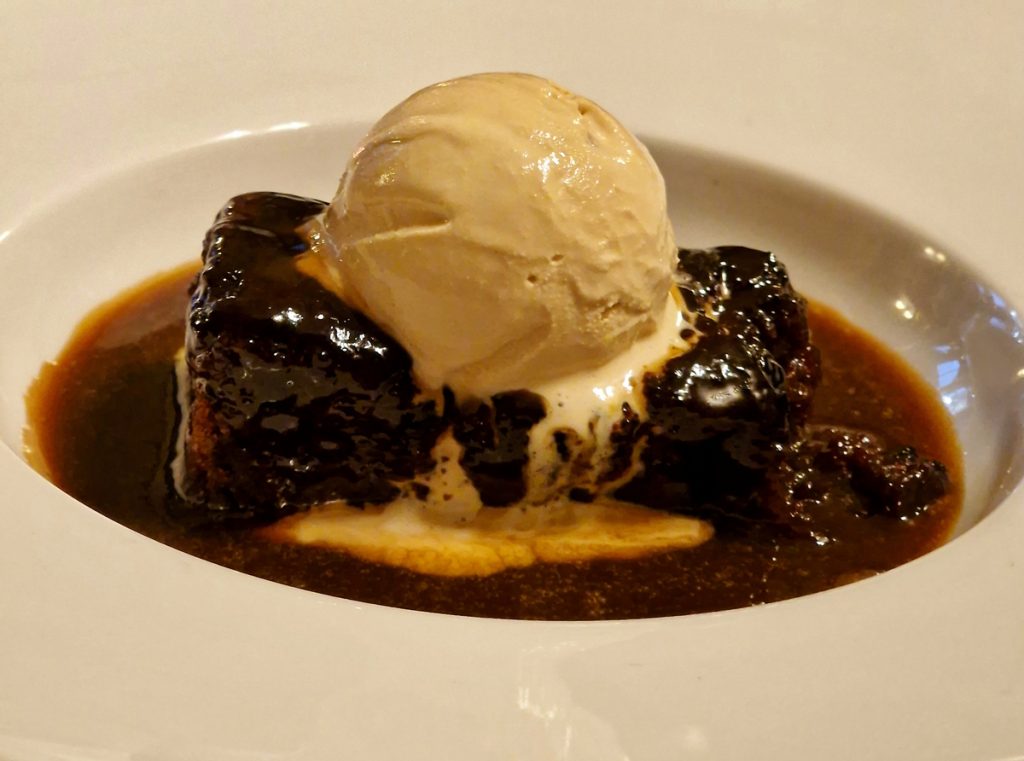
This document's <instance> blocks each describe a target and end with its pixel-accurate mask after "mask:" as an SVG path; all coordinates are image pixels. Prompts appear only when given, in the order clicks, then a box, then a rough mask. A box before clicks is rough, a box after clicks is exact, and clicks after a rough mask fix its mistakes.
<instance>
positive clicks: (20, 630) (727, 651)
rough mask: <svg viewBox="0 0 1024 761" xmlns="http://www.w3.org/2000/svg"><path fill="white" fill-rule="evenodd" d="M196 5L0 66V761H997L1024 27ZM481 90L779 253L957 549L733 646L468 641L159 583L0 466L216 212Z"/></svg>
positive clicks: (1013, 599) (170, 566) (552, 638)
mask: <svg viewBox="0 0 1024 761" xmlns="http://www.w3.org/2000/svg"><path fill="white" fill-rule="evenodd" d="M210 5H211V4H209V3H175V4H167V5H166V6H160V5H146V6H144V7H143V6H141V4H134V3H124V4H117V5H115V4H96V5H94V6H91V7H90V6H89V5H88V4H81V5H76V6H74V7H69V6H65V5H64V4H56V3H55V4H53V5H51V6H46V5H39V4H31V5H28V4H26V5H17V4H16V5H14V6H13V7H11V8H8V9H7V10H6V11H5V17H6V18H5V24H4V25H3V27H2V28H0V50H3V51H4V52H5V53H6V54H7V55H6V58H7V60H6V61H5V65H4V67H3V68H2V69H0V84H2V88H0V91H2V93H3V96H4V97H3V98H0V124H3V125H4V128H3V130H2V131H0V142H2V145H3V156H4V165H3V167H4V171H3V172H2V173H0V190H2V196H0V197H2V198H3V199H4V202H3V204H2V205H0V317H2V322H0V347H2V352H0V438H2V440H3V441H4V442H5V443H6V444H7V445H8V446H7V447H0V515H2V516H3V519H4V520H3V524H2V525H3V530H2V531H0V758H3V759H5V760H6V759H12V760H15V761H21V760H22V759H26V760H27V759H129V758H131V759H145V760H146V761H165V760H166V761H179V760H184V759H190V760H191V759H214V758H217V759H272V758H282V759H324V758H339V757H340V758H365V759H399V758H400V759H420V758H422V759H437V758H451V759H474V760H477V759H531V760H532V759H572V760H574V761H583V760H585V761H604V760H605V759H608V760H611V759H615V760H616V761H622V760H624V759H630V760H632V761H635V760H637V759H679V758H708V759H751V758H758V759H787V760H794V761H801V760H807V761H810V760H811V759H815V760H817V759H822V758H829V759H850V760H851V761H853V760H854V759H857V760H858V761H859V760H860V759H865V758H871V759H900V760H901V761H902V760H906V759H920V760H921V761H925V760H927V761H935V760H941V759H948V760H950V761H952V760H953V759H957V760H959V759H963V760H965V761H966V760H967V759H971V760H972V761H977V760H986V761H996V760H998V761H1004V760H1005V759H1011V758H1024V720H1022V718H1021V717H1022V716H1024V561H1021V560H1020V558H1021V552H1020V549H1019V548H1020V547H1021V546H1022V545H1024V511H1022V508H1024V505H1022V501H1024V498H1022V497H1021V495H1020V494H1019V493H1012V492H1013V489H1014V487H1015V486H1016V484H1017V481H1018V480H1019V477H1020V454H1021V441H1020V431H1021V422H1020V410H1021V404H1020V401H1019V400H1020V378H1019V377H1018V373H1019V372H1020V371H1021V368H1022V367H1024V361H1022V349H1021V336H1020V334H1019V329H1018V324H1017V321H1016V317H1015V314H1014V313H1013V305H1015V304H1024V280H1022V278H1021V277H1020V275H1021V273H1020V270H1019V267H1018V265H1017V261H1016V260H1017V255H1016V252H1017V251H1018V250H1019V248H1018V246H1019V241H1020V240H1021V239H1022V238H1024V221H1022V219H1021V217H1020V214H1019V207H1020V199H1021V198H1022V197H1024V181H1022V179H1021V178H1022V177H1024V140H1022V139H1021V137H1020V136H1021V135H1022V134H1024V69H1022V67H1020V66H1019V62H1020V61H1021V60H1024V45H1022V42H1021V35H1020V34H1019V31H1020V29H1021V28H1024V6H1021V5H1017V4H1006V5H999V4H994V3H989V4H984V5H978V6H973V5H972V6H970V7H969V8H968V7H967V6H963V7H961V8H958V9H957V8H951V7H948V8H947V7H939V6H936V5H933V4H930V3H929V4H922V5H911V4H906V3H903V4H900V5H899V7H898V8H896V9H893V8H891V7H890V6H889V4H887V3H877V4H876V3H860V4H857V5H856V6H853V5H849V4H844V5H840V4H835V5H832V6H829V7H819V6H817V5H812V4H806V3H802V2H788V3H781V4H775V5H772V6H767V5H737V4H731V3H721V4H720V3H715V4H711V3H708V4H689V5H687V6H685V7H677V6H676V5H675V4H654V3H650V4H644V3H633V4H630V6H629V8H628V10H624V9H621V8H616V10H615V11H614V12H612V11H611V10H605V9H604V8H603V6H601V5H597V6H595V5H594V4H590V3H583V2H579V3H567V4H562V5H560V6H558V7H549V4H548V3H542V2H519V3H515V4H511V3H502V4H498V3H494V4H470V3H467V4H465V5H463V6H461V7H460V6H459V5H458V4H456V5H455V6H446V8H445V9H444V10H443V11H442V10H438V9H426V8H424V9H419V8H412V7H404V6H403V4H399V3H373V4H368V5H366V6H364V7H352V8H348V9H337V8H333V7H331V6H329V5H323V6H317V5H299V4H292V5H289V6H288V10H287V11H278V12H277V13H278V15H277V16H271V15H267V11H266V9H263V8H260V7H257V6H255V5H252V6H250V5H249V4H237V5H236V4H224V5H218V6H216V7H212V8H211V7H209V6H210ZM508 69H518V70H530V71H534V72H538V73H542V74H546V75H548V76H551V77H552V78H555V79H556V80H559V81H561V82H563V83H564V84H566V85H568V86H571V87H573V88H574V89H578V90H580V91H582V92H584V93H586V94H587V95H590V96H592V97H594V98H595V99H596V100H598V101H599V102H601V103H603V104H605V105H606V106H608V107H609V108H611V109H612V110H613V111H614V112H615V113H617V114H618V115H619V116H620V117H621V118H622V119H623V120H624V121H626V122H627V124H629V125H630V126H631V127H634V128H635V129H636V130H638V131H639V132H641V133H643V134H645V135H647V136H648V137H649V138H651V141H650V142H651V145H652V148H653V149H654V150H655V153H656V155H657V157H658V158H659V160H660V161H661V163H662V165H663V168H664V170H665V173H666V176H667V179H668V183H669V187H670V192H671V193H672V197H673V214H674V218H675V221H676V225H677V231H678V234H679V237H680V239H681V240H682V241H684V242H686V243H692V244H697V245H700V244H705V243H717V242H742V243H748V244H751V245H761V246H765V247H772V248H774V249H775V250H776V251H778V252H779V254H780V256H782V258H783V259H784V260H785V261H787V262H789V263H790V267H791V270H792V272H793V275H794V279H795V280H796V281H797V284H798V286H800V287H801V288H803V289H804V290H807V291H808V292H809V293H811V294H813V295H816V296H820V297H823V298H825V299H827V300H828V301H830V302H832V303H834V304H836V305H837V306H839V307H840V308H842V309H843V310H845V311H846V312H847V314H849V315H850V316H852V317H854V318H856V319H857V320H858V321H859V322H860V323H861V324H863V325H865V326H866V327H869V328H871V329H873V330H875V331H876V332H881V333H884V334H885V335H886V337H887V339H888V340H889V341H890V342H891V343H893V344H894V345H897V346H898V347H899V348H901V349H902V350H904V351H905V352H906V353H907V356H908V357H909V358H910V359H911V360H912V361H913V362H914V363H915V364H916V365H917V366H918V367H919V368H920V369H921V370H922V372H925V373H926V374H930V375H929V376H928V377H930V378H931V379H932V380H933V382H935V383H936V385H937V386H939V387H940V388H941V391H942V393H943V394H944V399H945V401H946V403H947V406H948V407H949V408H950V409H951V411H952V412H954V413H955V419H956V421H957V426H958V430H959V432H960V434H961V436H962V437H963V439H964V442H965V445H966V450H967V451H966V461H967V465H968V497H969V499H968V508H967V511H966V513H965V517H964V520H963V521H962V523H961V526H960V529H959V533H960V535H959V536H958V537H957V538H956V539H955V540H954V541H953V542H952V543H950V544H949V545H947V546H946V547H944V548H942V549H941V550H939V551H937V552H935V553H932V554H931V555H928V556H926V557H925V558H922V559H920V560H918V561H915V562H914V563H911V564H909V565H907V566H904V567H903V568H900V569H897V570H896V571H893V572H890V573H888V574H885V575H883V576H881V577H877V578H875V579H871V580H869V581H866V582H861V583H858V584H854V585H852V586H849V587H845V588H843V589H839V590H834V591H832V592H827V593H824V594H820V595H815V596H812V597H808V598H804V599H800V600H794V601H790V602H786V603H781V604H776V605H770V606H765V607H762V608H758V609H751V610H741V611H732V612H728V613H722V614H714V615H702V616H692V617H685V618H677V619H660V620H648V621H637V622H616V623H599V624H572V623H566V624H557V623H555V624H551V623H547V624H538V623H529V622H505V621H488V620H474V619H462V618H456V617H447V616H433V615H425V614H419V613H412V612H407V611H400V610H390V609H385V608H379V607H375V606H371V605H362V604H354V603H350V602H347V601H343V600H335V599H330V598H326V597H321V596H318V595H314V594H308V593H304V592H300V591H297V590H293V589H289V588H285V587H281V586H278V585H275V584H271V583H268V582H264V581H261V580H258V579H254V578H250V577H246V576H243V575H240V574H237V573H234V572H231V571H227V570H224V569H221V568H219V567H216V566H212V565H209V564H207V563H204V562H201V561H198V560H196V559H193V558H190V557H187V556H184V555H182V554H180V553H178V552H176V551H173V550H170V549H167V548H165V547H162V546H160V545H157V544H155V543H153V542H151V541H150V540H148V539H145V538H144V537H140V536H138V535H135V534H133V533H132V532H130V531H128V530H126V529H123V528H121V527H120V526H117V525H115V524H112V523H110V522H109V521H107V520H106V519H104V518H102V517H100V516H98V515H97V514H95V513H93V512H91V511H89V510H88V509H86V508H84V507H82V506H81V505H79V504H78V503H76V502H75V501H74V500H72V499H70V498H68V497H66V496H65V495H63V494H61V493H60V492H59V491H57V490H56V489H55V488H53V487H52V486H50V485H49V484H48V483H46V482H45V481H43V480H42V479H40V478H39V477H38V476H36V475H35V474H34V473H33V472H32V471H31V470H29V468H28V467H27V466H26V465H25V463H24V462H23V461H22V460H21V459H20V457H19V456H18V454H17V450H18V441H19V437H20V428H21V426H22V424H23V422H24V413H23V410H22V404H21V395H22V393H23V391H24V388H25V386H26V385H27V383H28V382H29V380H30V379H31V377H32V375H33V374H34V372H35V370H36V369H37V368H38V366H39V364H40V363H41V362H42V361H44V360H45V359H46V358H48V357H52V356H53V355H54V354H55V353H56V351H58V349H59V348H60V346H61V345H62V343H63V342H64V340H65V339H66V337H67V334H68V331H69V330H70V328H71V327H72V326H73V325H74V322H75V320H76V319H77V318H78V317H80V316H81V315H82V314H83V313H84V312H85V311H86V310H87V309H88V308H89V307H91V306H93V305H95V304H96V303H98V302H99V301H101V300H102V299H103V298H105V297H106V296H109V295H112V294H113V293H115V292H116V291H117V290H118V289H119V288H121V287H123V286H125V285H128V284H130V283H132V282H133V281H135V280H137V279H139V278H141V277H143V276H145V275H147V274H151V273H152V272H154V271H156V270H159V269H161V268H165V267H168V266H171V265H174V264H176V263H179V262H181V261H184V260H187V259H189V258H191V257H194V256H195V255H196V254H197V250H198V243H199V241H200V239H201V236H202V233H203V231H204V229H205V227H206V225H207V224H208V221H209V219H210V217H211V216H212V214H213V213H214V211H215V210H216V208H217V207H218V206H219V205H220V204H221V203H222V201H223V200H224V199H225V198H226V197H227V196H229V195H231V194H233V193H236V192H241V191H246V190H259V189H274V190H282V191H291V192H299V193H305V194H314V195H320V196H327V195H330V193H331V192H332V190H333V184H334V182H335V180H336V175H337V174H338V172H339V171H340V168H341V165H342V163H343V161H344V157H345V154H346V151H347V150H348V148H349V147H350V146H351V143H352V141H353V140H354V139H355V137H356V135H357V134H358V132H359V130H360V129H361V128H363V127H365V125H366V123H367V121H369V120H371V119H373V118H374V117H375V116H376V115H378V114H379V113H381V112H382V111H383V110H384V109H385V108H387V107H388V106H389V105H391V104H392V103H393V102H395V101H397V100H398V99H400V98H401V97H404V95H406V94H408V93H409V92H411V91H412V90H413V89H415V88H416V87H418V86H420V85H423V84H426V83H429V82H431V81H435V80H439V79H443V78H445V77H448V76H453V75H458V74H462V73H468V72H472V71H481V70H508ZM693 146H696V147H693ZM750 162H753V163H750ZM766 167H767V168H766ZM771 168H774V169H775V170H781V171H782V172H783V174H779V173H778V172H777V171H772V170H771ZM794 177H797V178H803V179H801V180H798V179H793V178H794ZM836 193H838V195H836ZM850 199H855V200H857V201H861V202H865V203H866V204H867V206H866V207H865V206H861V205H858V204H856V203H853V202H851V201H850ZM879 210H880V211H879ZM726 237H728V240H726ZM992 286H994V290H993V289H992ZM897 302H900V303H901V304H902V306H900V305H898V304H897ZM908 315H909V316H908ZM943 362H945V363H946V364H945V369H942V363H943ZM950 362H955V367H954V366H953V365H952V364H949V363H950ZM954 369H955V371H956V372H954Z"/></svg>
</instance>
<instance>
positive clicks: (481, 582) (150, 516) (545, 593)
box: [26, 267, 962, 620]
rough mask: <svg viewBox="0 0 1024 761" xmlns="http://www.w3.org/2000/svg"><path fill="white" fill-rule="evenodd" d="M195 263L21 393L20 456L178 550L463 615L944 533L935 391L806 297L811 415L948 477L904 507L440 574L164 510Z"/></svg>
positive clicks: (837, 558) (868, 560)
mask: <svg viewBox="0 0 1024 761" xmlns="http://www.w3.org/2000/svg"><path fill="white" fill-rule="evenodd" d="M194 271H195V270H194V267H188V268H184V269H180V270H177V271H175V272H172V273H168V274H166V275H163V276H160V277H158V278H154V279H152V280H150V281H147V282H146V283H143V284H141V285H140V286H138V287H136V288H134V289H132V290H131V291H129V292H127V293H125V294H123V295H121V296H119V297H118V298H116V299H114V300H113V301H111V302H110V303H108V304H105V305H103V306H102V307H100V308H99V309H97V310H96V311H95V312H93V313H92V314H91V315H90V316H89V317H88V318H87V319H86V320H85V321H84V322H83V323H82V324H81V325H80V326H79V328H78V330H77V332H76V333H75V335H74V337H73V338H72V340H71V342H70V343H69V345H68V347H67V348H66V349H65V350H64V352H63V353H62V354H61V356H60V357H59V359H58V360H57V362H56V363H54V364H50V365H47V366H45V367H44V368H43V371H42V373H41V374H40V377H39V378H38V380H37V381H36V383H35V385H34V386H33V388H32V389H31V391H30V393H29V395H28V399H27V401H28V411H29V421H30V426H31V427H30V430H29V432H28V435H27V437H26V442H27V448H28V450H29V455H30V458H31V459H32V461H33V463H34V464H35V465H36V467H37V468H38V469H40V470H41V471H43V472H44V473H45V474H46V475H47V476H48V477H49V478H50V479H51V480H52V481H53V482H54V483H56V484H57V485H58V486H59V487H60V488H61V489H63V490H64V491H66V492H67V493H69V494H71V495H72V496H73V497H75V498H77V499H79V500H80V501H81V502H83V503H85V504H86V505H89V506H90V507H92V508H93V509H95V510H97V511H98V512H100V513H102V514H104V515H106V516H107V517H109V518H111V519H113V520H115V521H117V522H118V523H121V524H123V525H125V526H127V527H129V528H131V529H133V530H135V531H138V532H140V533H142V534H145V535H147V536H149V537H152V538H153V539H156V540H157V541H160V542H163V543H164V544H167V545H170V546H172V547H176V548H178V549H180V550H182V551H184V552H187V553H189V554H191V555H195V556H197V557H200V558H204V559H206V560H209V561H212V562H214V563H219V564H220V565H223V566H227V567H229V568H233V569H236V570H238V571H242V572H245V573H249V574H253V575H255V576H260V577H263V578H266V579H271V580H273V581H277V582H280V583H282V584H289V585H291V586H295V587H300V588H303V589H309V590H314V591H317V592H323V593H326V594H331V595H336V596H339V597H345V598H349V599H353V600H362V601H367V602H374V603H379V604H382V605H391V606H397V607H402V608H412V609H417V610H425V611H437V612H445V613H455V614H463V615H473V616H490V617H499V618H530V619H563V620H566V619H596V618H639V617H650V616H671V615H681V614H685V613H694V612H702V611H710V610H723V609H727V608H737V607H743V606H748V605H752V604H758V603H764V602H771V601H774V600H781V599H786V598H790V597H796V596H799V595H804V594H809V593H812V592H817V591H821V590H824V589H828V588H831V587H835V586H838V585H841V584H844V583H847V582H850V581H855V580H857V579H860V578H864V577H866V576H870V575H873V574H875V573H878V572H881V571H884V570H887V569H889V568H893V567H895V566H897V565H900V564H902V563H905V562H907V561H909V560H911V559H913V558H915V557H918V556H919V555H921V554H923V553H925V552H928V551H929V550H931V549H933V548H935V547H936V546H938V545H939V544H941V543H942V542H943V541H944V540H945V539H946V538H947V537H948V536H949V534H950V532H951V530H952V528H953V525H954V524H955V522H956V518H957V515H958V512H959V507H960V502H961V487H960V484H961V483H962V478H961V473H960V469H961V456H960V453H959V450H958V447H957V444H956V441H955V438H954V436H953V432H952V427H951V425H950V423H949V421H948V418H947V417H946V415H945V413H944V411H943V409H942V407H941V405H940V404H939V402H938V400H937V399H936V398H935V394H934V392H933V391H932V390H931V389H929V388H928V387H927V386H926V385H925V384H924V382H923V381H922V380H920V379H919V378H917V377H916V375H914V373H913V372H912V371H911V370H910V369H909V368H908V367H907V366H906V365H905V364H904V363H903V361H902V360H901V359H899V358H898V357H896V356H895V355H894V354H892V353H891V352H890V351H888V350H887V349H885V348H884V347H882V346H881V345H880V344H879V343H877V342H876V341H875V340H873V339H872V338H870V337H869V336H867V335H865V334H864V333H862V332H861V331H859V330H858V329H856V328H854V327H853V326H851V325H850V324H849V323H848V322H846V321H845V320H844V319H843V318H842V317H840V316H839V315H838V314H836V313H835V312H833V311H832V310H830V309H828V308H826V307H823V306H821V305H818V304H813V303H812V304H811V305H810V306H809V309H808V318H809V321H810V325H811V329H812V332H813V335H814V341H815V343H816V344H817V345H818V346H819V348H820V349H821V352H822V366H823V378H822V383H821V385H820V387H819V389H818V391H817V395H816V397H815V401H814V407H813V410H812V415H811V422H812V423H824V424H830V425H842V426H849V427H853V428H858V429H863V430H867V431H871V432H873V433H876V434H879V435H880V436H882V438H884V439H885V440H888V441H893V442H901V443H905V444H909V445H911V446H913V447H915V448H916V449H918V451H919V452H921V453H922V454H923V455H924V456H926V457H930V458H935V459H937V460H939V461H941V462H943V463H945V464H946V466H947V468H948V469H949V475H950V481H951V483H952V485H953V486H952V489H951V491H950V493H949V494H948V495H947V496H945V497H944V498H942V499H941V500H939V501H938V502H937V503H935V504H933V505H932V506H931V507H930V508H929V509H928V510H927V511H926V512H924V513H923V514H922V515H919V516H918V517H916V518H913V519H905V520H900V519H896V518H893V517H891V516H886V515H878V516H871V517H856V516H853V515H850V514H848V513H845V512H843V511H837V512H836V513H835V514H833V515H828V516H825V517H824V520H826V521H827V523H828V527H829V529H830V533H831V534H832V535H833V536H834V537H837V539H836V540H835V541H832V542H830V543H827V544H825V545H824V546H820V545H818V544H816V543H815V542H813V541H808V540H807V538H806V537H799V538H798V537H790V538H787V537H786V536H785V535H782V534H780V533H779V532H777V531H772V530H770V529H763V528H759V527H757V526H751V527H750V528H749V530H745V531H743V532H738V533H737V532H720V533H719V534H718V535H716V536H715V537H714V538H713V539H712V540H711V541H709V542H706V543H705V544H703V545H701V546H699V547H697V548H694V549H688V550H681V551H676V552H666V553H663V554H656V555H652V556H650V557H647V558H643V559H639V560H629V561H615V560H607V561H591V562H587V563H558V564H538V565H534V566H530V567H527V568H523V569H516V570H508V571H503V572H501V573H497V574H494V575H491V576H485V577H470V578H439V577H432V576H424V575H420V574H416V573H413V572H411V571H407V570H404V569H400V568H394V567H391V566H384V565H376V564H373V563H367V562H365V561H362V560H358V559H355V558H352V557H350V556H348V555H345V554H343V553H341V552H337V551H335V550H329V549H321V548H317V547H309V546H296V545H289V544H283V543H279V542H274V541H271V540H269V539H267V538H265V537H263V536H260V535H259V534H258V533H257V532H256V531H254V530H253V529H251V528H244V527H233V528H231V527H219V528H206V529H201V530H196V529H191V530H189V529H186V528H183V527H181V526H179V525H176V524H175V523H174V522H173V521H171V520H170V519H169V518H168V513H169V508H170V507H172V504H171V503H172V500H175V499H177V497H176V496H175V494H174V491H173V489H172V488H171V487H170V481H169V475H168V469H167V463H168V458H169V455H170V452H171V450H172V448H173V446H174V438H175V436H176V431H177V425H178V412H177V410H176V407H175V402H174V393H175V390H174V372H173V358H174V354H175V352H177V351H178V349H179V348H180V347H181V343H182V335H183V331H184V314H185V306H186V301H187V288H188V283H189V281H190V280H191V278H192V277H193V274H194Z"/></svg>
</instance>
